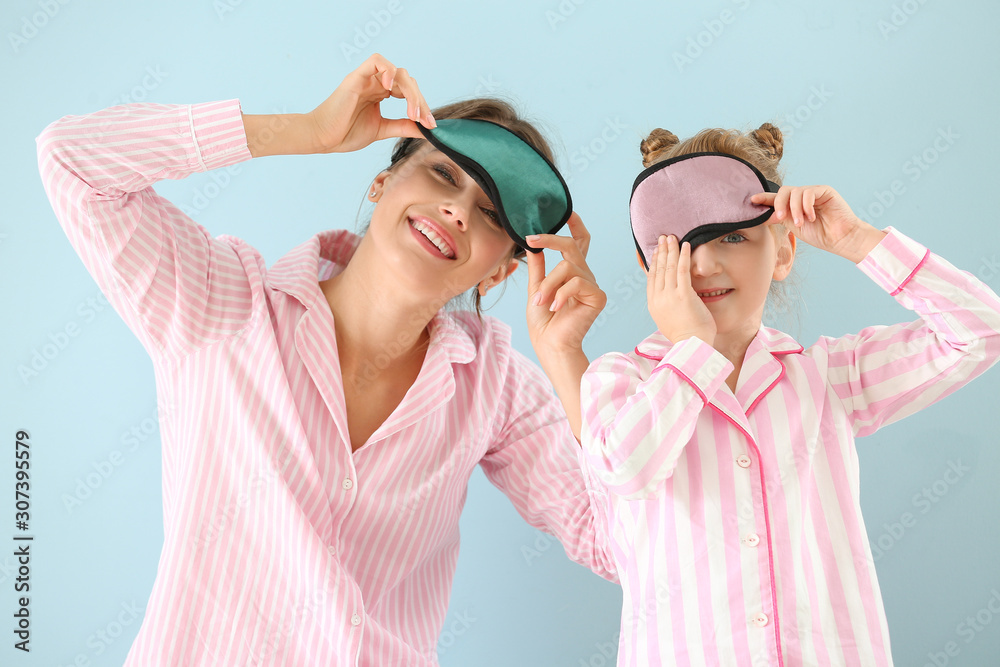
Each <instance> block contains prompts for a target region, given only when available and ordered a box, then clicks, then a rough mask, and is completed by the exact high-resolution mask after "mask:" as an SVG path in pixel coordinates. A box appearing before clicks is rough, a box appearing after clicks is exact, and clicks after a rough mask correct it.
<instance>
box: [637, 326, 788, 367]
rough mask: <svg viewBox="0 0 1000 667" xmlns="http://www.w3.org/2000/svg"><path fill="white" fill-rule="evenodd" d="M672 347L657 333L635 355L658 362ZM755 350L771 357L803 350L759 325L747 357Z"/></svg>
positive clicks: (773, 330) (776, 332)
mask: <svg viewBox="0 0 1000 667" xmlns="http://www.w3.org/2000/svg"><path fill="white" fill-rule="evenodd" d="M672 345H673V343H671V342H670V341H669V340H668V339H667V337H666V336H664V335H663V334H661V333H660V332H659V331H657V332H655V333H653V334H652V335H650V336H648V337H646V338H645V339H643V341H642V342H641V343H639V344H638V345H636V346H635V353H636V354H638V355H639V356H641V357H645V358H647V359H653V360H656V361H659V360H661V359H663V357H664V356H665V355H666V353H667V350H669V349H670V348H671V347H672ZM755 348H757V349H762V350H764V351H767V352H770V353H771V354H772V355H779V354H796V353H798V352H801V351H802V349H803V348H802V346H801V345H799V343H798V342H797V341H796V340H795V339H794V338H792V337H791V336H789V335H788V334H786V333H784V332H782V331H778V330H777V329H770V328H768V327H765V326H764V325H761V327H760V329H758V330H757V334H756V335H755V336H754V340H753V341H752V342H751V343H750V347H749V348H747V351H748V356H749V354H750V351H751V350H754V349H755Z"/></svg>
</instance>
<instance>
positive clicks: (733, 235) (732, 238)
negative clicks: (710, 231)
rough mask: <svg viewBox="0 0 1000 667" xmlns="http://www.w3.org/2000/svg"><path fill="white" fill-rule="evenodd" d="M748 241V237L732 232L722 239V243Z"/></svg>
mask: <svg viewBox="0 0 1000 667" xmlns="http://www.w3.org/2000/svg"><path fill="white" fill-rule="evenodd" d="M746 240H747V237H745V236H743V235H742V234H740V233H739V232H732V233H730V234H726V235H725V236H723V237H722V242H723V243H742V242H743V241H746Z"/></svg>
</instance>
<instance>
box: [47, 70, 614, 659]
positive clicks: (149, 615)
mask: <svg viewBox="0 0 1000 667" xmlns="http://www.w3.org/2000/svg"><path fill="white" fill-rule="evenodd" d="M389 95H392V96H394V97H401V98H405V99H406V101H407V115H408V119H395V120H389V119H385V118H383V117H382V115H381V113H380V110H379V103H380V102H381V101H382V100H383V99H385V98H386V97H388V96H389ZM459 106H461V105H459ZM480 107H482V108H480ZM483 109H485V111H484V110H483ZM450 111H454V112H455V113H460V112H461V113H466V114H470V115H471V116H472V117H477V116H485V118H486V119H487V120H493V121H495V122H500V124H502V125H505V126H507V127H508V129H510V130H511V131H513V132H514V133H515V134H516V135H518V136H519V137H520V139H521V140H523V141H526V142H528V143H529V144H533V145H534V147H535V148H536V149H537V150H541V151H543V152H544V151H545V150H546V149H545V147H544V143H543V142H542V140H541V138H540V137H538V135H537V133H536V132H534V131H533V129H532V128H531V127H530V126H529V125H527V124H526V123H524V122H523V121H520V120H519V119H516V118H513V117H509V116H510V114H509V109H505V108H504V107H503V105H497V104H486V105H475V104H471V105H466V106H465V107H464V111H463V109H457V110H456V109H451V110H450ZM444 115H448V114H447V113H446V114H444ZM418 122H419V123H420V124H421V125H423V127H424V128H425V129H427V128H432V127H434V126H435V120H434V117H433V115H432V114H431V112H430V110H429V107H428V105H427V104H426V102H425V100H424V98H423V96H422V95H421V94H420V91H419V88H418V87H417V85H416V82H415V81H414V80H413V79H412V77H410V76H409V75H408V74H407V73H406V71H405V70H403V69H397V68H395V67H394V66H393V65H392V64H391V63H390V62H388V61H387V60H385V59H384V58H382V57H381V56H378V55H373V56H372V57H370V58H369V59H368V60H366V61H365V63H364V64H362V66H361V67H359V68H358V69H357V70H355V71H354V72H352V73H351V74H350V75H348V76H347V78H345V79H344V81H343V82H342V83H341V85H340V86H339V87H338V88H337V89H336V90H335V91H334V93H333V94H332V95H331V96H330V97H329V98H328V99H327V100H326V101H324V102H323V103H322V104H321V105H320V106H318V107H317V108H316V109H314V110H313V111H312V112H310V113H308V114H301V115H282V116H253V115H243V114H242V113H241V110H240V107H239V103H238V101H236V100H231V101H227V102H217V103H211V104H202V105H193V106H190V107H175V106H164V105H152V104H145V105H130V106H126V107H114V108H112V109H107V110H104V111H102V112H98V113H95V114H91V115H89V116H82V117H67V118H64V119H62V120H60V121H57V122H56V123H53V124H52V125H50V126H49V127H48V128H47V129H46V130H45V131H44V132H43V134H42V135H41V136H40V137H39V140H38V146H39V163H40V168H41V172H42V176H43V180H44V182H45V186H46V190H47V192H48V194H49V197H50V199H51V201H52V204H53V206H54V208H55V210H56V213H57V216H58V217H59V220H60V222H61V224H62V225H63V227H64V229H65V230H66V233H67V235H68V236H69V238H70V241H71V243H72V244H73V245H74V247H75V248H76V250H77V252H78V253H79V254H80V256H81V258H82V259H83V261H84V263H85V264H86V266H87V268H88V270H89V271H90V272H91V274H92V275H93V276H94V278H95V279H96V280H97V282H98V284H99V285H100V286H101V288H102V290H103V291H104V292H105V294H106V295H107V296H108V299H109V300H110V301H111V302H112V303H113V304H114V306H115V308H116V310H117V311H118V312H119V313H120V314H121V316H122V317H123V319H124V320H125V321H126V323H127V324H128V325H129V327H130V328H131V329H132V330H133V331H134V332H135V333H136V334H137V335H138V336H139V338H140V340H141V341H142V342H143V344H144V346H145V347H146V349H147V351H148V352H149V353H150V356H151V357H152V359H153V363H154V368H155V372H156V379H157V388H158V393H159V401H160V402H161V404H167V405H171V406H173V409H172V410H170V411H169V412H168V413H167V414H164V415H162V416H161V433H162V442H163V494H164V495H163V506H164V545H163V550H162V553H161V556H160V562H159V568H158V572H157V577H156V582H155V584H154V586H153V591H152V594H151V597H150V600H149V603H148V605H147V609H146V616H145V619H144V622H143V625H142V628H141V629H140V631H139V635H138V637H137V639H136V641H135V643H134V644H133V646H132V649H131V651H130V653H129V656H128V660H127V663H126V664H129V665H143V666H147V665H185V666H189V665H202V664H204V665H232V664H269V665H271V664H273V665H308V664H323V665H332V664H360V665H403V664H405V665H433V664H436V662H437V660H436V655H435V643H436V639H437V636H438V634H439V632H440V629H441V625H442V623H443V620H444V616H445V611H446V608H447V603H448V597H449V592H450V585H451V580H452V577H453V574H454V570H455V563H456V559H457V556H458V517H459V513H460V511H461V507H462V504H463V502H464V498H465V493H466V486H467V482H468V479H469V475H470V474H471V472H472V470H473V468H474V467H475V465H476V464H481V465H482V466H483V469H484V471H485V472H486V474H487V476H488V477H489V478H490V480H491V481H492V482H493V483H494V484H496V485H497V486H498V487H499V488H500V489H502V490H503V491H504V492H505V493H506V494H507V495H508V496H509V497H510V498H511V500H512V502H513V503H514V505H515V506H516V507H517V509H518V511H519V512H520V513H521V515H522V516H524V517H525V519H526V520H527V521H528V522H529V523H530V524H531V525H533V526H535V527H536V528H539V529H542V530H546V531H549V532H551V533H553V534H554V535H556V536H557V537H558V538H559V539H560V541H561V542H562V543H563V545H564V547H565V548H566V551H567V554H568V555H569V556H570V557H571V558H573V559H574V560H576V561H578V562H580V563H582V564H585V565H587V566H588V567H590V568H591V569H594V570H595V571H596V572H598V573H600V574H602V575H603V576H607V577H609V578H612V577H613V575H612V574H611V571H610V564H609V562H608V561H607V560H606V559H605V556H604V553H605V544H604V538H603V536H602V535H600V534H599V532H598V531H597V530H596V526H595V522H594V517H593V515H592V514H591V511H590V503H589V499H588V497H587V492H586V490H585V486H584V482H583V480H582V477H581V474H580V472H579V468H578V463H577V443H576V441H575V439H574V437H573V433H572V431H571V428H570V426H569V423H568V422H567V420H566V417H565V414H564V413H563V409H562V408H561V407H560V406H559V404H558V403H557V402H556V401H555V399H554V397H553V396H552V393H551V391H550V389H549V387H548V385H547V383H546V382H545V380H544V379H543V377H542V375H541V373H540V372H538V370H537V369H535V368H533V367H532V366H531V365H530V364H529V363H528V362H527V361H526V360H525V359H524V358H523V357H522V356H521V355H519V354H518V353H516V352H515V351H514V350H513V349H512V348H511V346H510V339H509V330H508V329H507V328H506V327H505V326H504V325H502V324H500V323H499V322H497V321H495V320H493V319H492V318H481V317H480V316H479V315H478V314H476V313H464V312H454V313H449V312H444V311H441V306H442V305H443V304H445V303H447V302H448V301H450V300H451V299H452V298H454V297H455V296H458V295H460V294H462V293H464V292H466V291H468V290H470V289H475V290H476V292H477V293H478V294H480V295H481V294H485V293H486V292H487V291H488V290H489V289H491V288H493V287H495V286H496V285H498V284H500V283H501V282H502V281H503V280H504V279H505V278H506V277H507V276H509V275H510V273H511V272H512V271H513V270H514V269H515V268H516V261H517V260H516V255H517V254H519V253H518V248H517V246H516V244H515V243H514V241H513V240H512V239H511V238H510V237H509V236H508V235H507V234H506V232H505V231H504V229H503V228H502V227H501V226H499V225H498V224H497V223H496V220H495V216H496V206H495V203H494V202H492V201H491V200H490V198H489V197H487V196H486V194H485V193H484V191H483V190H482V189H481V188H480V186H479V184H478V183H477V181H476V180H475V179H473V178H472V177H471V176H470V175H469V174H466V173H465V172H463V170H462V169H461V168H459V167H458V165H457V164H456V163H455V162H454V161H453V160H452V159H450V158H449V157H448V156H447V155H445V154H444V153H442V152H441V151H440V150H437V149H435V148H434V147H433V146H431V145H430V144H429V143H427V142H426V141H423V140H422V139H420V138H421V137H422V136H423V135H422V133H421V131H420V129H419V128H418V125H417V123H418ZM388 137H403V138H409V139H412V140H411V141H408V142H406V143H405V145H401V146H400V147H399V148H398V149H397V151H396V154H395V155H394V161H393V164H392V165H391V167H390V168H388V169H386V170H385V171H383V172H381V173H380V174H379V175H378V176H377V177H376V178H375V179H374V181H373V183H372V188H371V192H370V193H369V199H370V200H371V201H372V202H374V203H375V208H374V212H373V214H372V219H371V225H370V228H369V229H368V231H367V233H366V234H365V235H364V236H363V237H362V238H358V237H356V236H354V235H353V234H350V233H348V232H342V231H331V232H324V233H321V234H318V235H317V236H315V237H314V238H312V239H310V240H309V241H307V242H306V243H304V244H303V245H301V246H299V247H298V248H297V249H295V250H293V251H292V252H290V253H289V254H288V255H286V256H285V257H284V258H282V259H281V260H279V261H278V262H277V263H276V264H275V265H274V266H273V267H271V268H270V269H267V268H265V266H264V262H263V259H262V258H261V257H260V255H259V253H257V252H256V251H255V250H254V249H253V248H251V247H250V246H248V245H247V244H246V243H245V242H243V241H240V240H239V239H236V238H232V237H219V238H217V239H213V238H212V237H211V236H210V235H209V234H208V233H207V232H206V231H205V230H204V229H203V228H201V227H200V226H198V225H197V224H196V223H195V222H194V221H192V220H190V219H189V218H187V217H186V216H185V215H184V214H183V213H181V212H180V211H179V210H178V209H177V208H176V207H174V206H173V205H172V204H170V202H168V201H166V200H164V199H163V198H161V197H159V196H158V195H157V194H156V193H155V192H154V191H153V189H152V185H153V183H155V182H156V181H157V180H160V179H162V178H183V177H184V176H186V175H187V174H189V173H191V172H194V171H200V170H205V169H213V168H219V167H224V166H228V165H231V164H235V163H237V162H240V161H243V160H246V159H249V158H250V157H261V156H265V155H279V154H305V153H330V152H346V151H353V150H358V149H360V148H363V147H365V146H367V145H368V144H369V143H371V142H373V141H376V140H379V139H384V138H388ZM570 229H571V231H572V232H573V233H574V236H575V237H576V238H574V239H569V238H565V237H562V238H559V237H550V236H542V237H541V238H539V239H537V243H536V245H538V247H549V248H553V249H556V250H559V251H561V252H562V253H563V256H564V257H565V258H566V260H565V261H564V262H562V263H561V264H560V265H559V266H557V267H556V269H555V270H553V272H552V273H551V274H550V275H549V276H548V277H544V265H543V263H542V262H541V258H540V257H534V258H532V260H531V262H530V268H531V280H530V288H529V289H530V290H531V294H532V295H537V297H538V298H537V299H534V301H536V302H537V303H535V304H533V305H532V306H529V326H530V327H531V332H532V339H533V342H534V343H535V345H536V349H537V351H538V353H539V356H540V357H541V358H542V359H543V360H546V361H545V363H546V364H547V365H551V366H553V367H558V368H559V369H561V371H559V372H556V373H554V375H555V377H556V384H557V387H558V388H559V389H560V391H561V394H562V396H563V398H564V400H565V401H566V404H567V408H568V410H569V411H570V412H571V414H573V415H574V416H575V418H574V427H573V428H574V429H575V430H576V431H577V432H579V396H578V389H577V388H578V387H579V378H580V376H581V375H582V372H583V369H584V368H585V367H586V359H585V358H584V357H583V352H582V349H581V348H580V342H581V341H582V334H583V333H584V332H585V331H586V330H587V328H588V327H589V325H590V323H591V322H592V321H593V319H594V317H596V314H597V312H599V310H600V308H601V307H602V306H603V294H602V293H601V292H600V290H599V289H597V288H596V286H595V285H594V284H593V277H592V275H591V274H590V272H589V270H588V269H587V267H586V264H585V262H584V259H583V257H584V254H585V252H586V246H587V242H588V239H589V237H588V236H587V234H586V230H585V229H584V228H583V226H582V223H580V222H579V218H574V219H572V220H571V223H570ZM564 304H569V307H563V305H564ZM553 309H554V310H553ZM581 364H582V365H581ZM574 374H575V378H574ZM574 382H575V385H574Z"/></svg>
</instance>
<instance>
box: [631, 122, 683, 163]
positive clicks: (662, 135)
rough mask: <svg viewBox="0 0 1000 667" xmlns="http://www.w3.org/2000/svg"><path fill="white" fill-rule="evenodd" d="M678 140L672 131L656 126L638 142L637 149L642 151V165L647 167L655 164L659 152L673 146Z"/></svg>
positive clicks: (661, 152)
mask: <svg viewBox="0 0 1000 667" xmlns="http://www.w3.org/2000/svg"><path fill="white" fill-rule="evenodd" d="M679 142H680V140H679V139H678V138H677V135H675V134H674V133H673V132H668V131H667V130H664V129H663V128H659V127H658V128H656V129H655V130H653V131H652V132H650V133H649V136H648V137H646V138H645V139H643V140H642V141H641V142H640V143H639V151H640V152H641V153H642V166H644V167H648V166H650V165H652V164H655V163H656V162H657V160H658V159H659V157H660V155H661V154H663V153H664V152H665V151H667V150H668V149H670V148H673V147H674V146H676V145H677V144H678V143H679Z"/></svg>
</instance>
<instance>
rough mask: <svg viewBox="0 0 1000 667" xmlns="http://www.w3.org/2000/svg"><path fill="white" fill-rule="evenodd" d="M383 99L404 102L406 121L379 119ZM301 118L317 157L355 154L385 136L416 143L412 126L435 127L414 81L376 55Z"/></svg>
mask: <svg viewBox="0 0 1000 667" xmlns="http://www.w3.org/2000/svg"><path fill="white" fill-rule="evenodd" d="M389 96H392V97H397V98H400V97H401V98H404V99H405V100H406V118H395V119H390V118H385V117H383V116H382V110H381V108H380V104H381V102H382V100H384V99H386V98H387V97H389ZM307 115H308V116H310V117H311V119H312V122H313V123H314V124H315V126H316V137H317V140H318V141H319V144H320V146H321V150H320V152H322V153H346V152H348V151H356V150H358V149H360V148H364V147H365V146H367V145H368V144H370V143H372V142H373V141H378V140H380V139H387V138H389V137H416V138H419V137H420V136H421V134H420V130H419V129H417V125H416V123H417V122H419V123H421V124H423V126H424V127H427V128H432V127H435V126H436V125H437V124H436V123H435V122H434V116H432V115H431V110H430V106H428V104H427V101H426V100H425V99H424V96H423V94H422V93H421V92H420V88H418V87H417V82H416V80H415V79H414V78H413V77H412V76H410V74H409V72H407V71H406V70H405V69H402V68H399V67H396V66H395V65H393V64H392V63H391V62H389V61H388V60H386V59H385V58H383V57H382V56H380V55H379V54H377V53H375V54H372V55H371V56H369V57H368V59H367V60H365V61H364V62H363V63H361V66H360V67H358V68H357V69H356V70H354V71H353V72H351V73H350V74H348V75H347V77H346V78H345V79H344V80H343V81H342V82H341V83H340V85H339V86H337V89H336V90H334V91H333V94H332V95H330V97H328V98H327V99H326V100H325V101H324V102H323V103H322V104H320V105H319V106H318V107H316V108H315V109H313V110H312V111H310V112H309V114H307ZM415 121H416V122H415Z"/></svg>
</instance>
